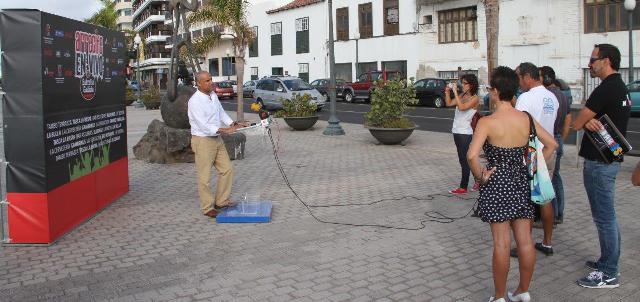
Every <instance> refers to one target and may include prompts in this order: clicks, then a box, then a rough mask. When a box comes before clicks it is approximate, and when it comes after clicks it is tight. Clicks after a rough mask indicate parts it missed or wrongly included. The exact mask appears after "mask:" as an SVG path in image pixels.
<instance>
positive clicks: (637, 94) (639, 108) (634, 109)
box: [627, 80, 640, 115]
mask: <svg viewBox="0 0 640 302" xmlns="http://www.w3.org/2000/svg"><path fill="white" fill-rule="evenodd" d="M627 89H628V90H629V96H630V97H631V114H633V115H638V114H640V80H638V81H633V82H631V83H630V84H628V85H627Z"/></svg>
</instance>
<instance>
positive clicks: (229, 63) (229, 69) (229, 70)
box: [225, 48, 231, 81]
mask: <svg viewBox="0 0 640 302" xmlns="http://www.w3.org/2000/svg"><path fill="white" fill-rule="evenodd" d="M226 54H227V64H225V65H226V69H227V81H229V80H231V61H230V60H229V56H230V55H231V50H230V49H229V48H227V51H226Z"/></svg>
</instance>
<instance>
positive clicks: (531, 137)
mask: <svg viewBox="0 0 640 302" xmlns="http://www.w3.org/2000/svg"><path fill="white" fill-rule="evenodd" d="M524 113H526V114H527V116H528V117H529V140H530V141H533V140H535V138H536V136H538V133H537V132H536V125H535V123H534V122H533V117H531V114H530V113H529V112H527V111H524Z"/></svg>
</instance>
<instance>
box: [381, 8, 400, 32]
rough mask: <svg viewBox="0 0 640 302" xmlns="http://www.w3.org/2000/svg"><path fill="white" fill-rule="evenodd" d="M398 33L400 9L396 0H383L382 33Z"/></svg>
mask: <svg viewBox="0 0 640 302" xmlns="http://www.w3.org/2000/svg"><path fill="white" fill-rule="evenodd" d="M398 33H400V10H399V7H398V0H384V35H385V36H393V35H397V34H398Z"/></svg>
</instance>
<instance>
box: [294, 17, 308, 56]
mask: <svg viewBox="0 0 640 302" xmlns="http://www.w3.org/2000/svg"><path fill="white" fill-rule="evenodd" d="M308 52H309V18H308V17H306V18H300V19H296V53H308Z"/></svg>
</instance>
